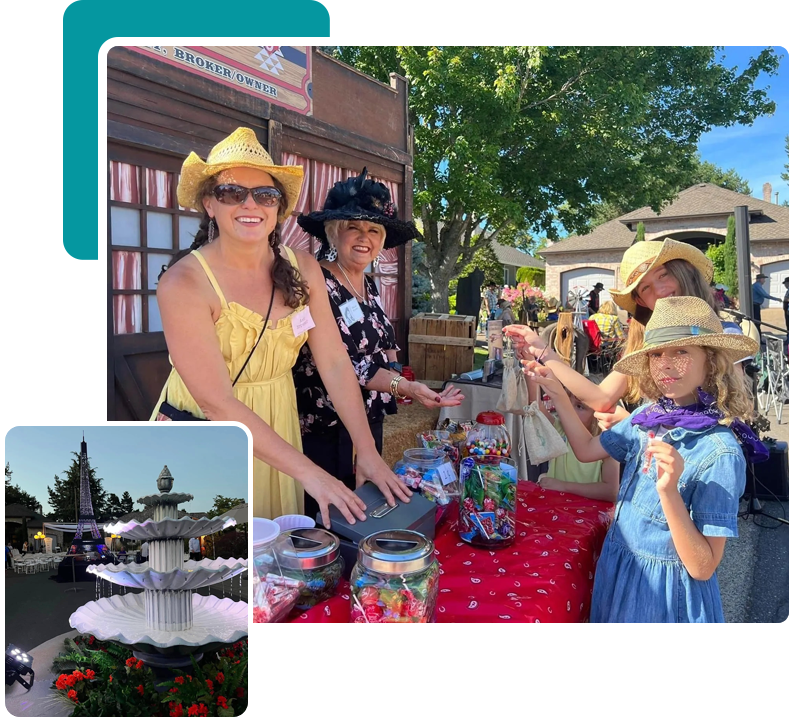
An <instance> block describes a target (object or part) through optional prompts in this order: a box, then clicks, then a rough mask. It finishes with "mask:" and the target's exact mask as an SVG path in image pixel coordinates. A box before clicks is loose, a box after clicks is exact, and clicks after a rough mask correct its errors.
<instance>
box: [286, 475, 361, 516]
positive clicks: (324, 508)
mask: <svg viewBox="0 0 789 722" xmlns="http://www.w3.org/2000/svg"><path fill="white" fill-rule="evenodd" d="M301 485H302V486H303V487H304V491H306V492H307V493H308V494H309V495H310V496H311V497H312V498H313V499H315V501H317V502H318V506H319V507H320V510H321V519H322V520H323V525H324V526H325V527H326V528H327V529H329V528H330V527H331V522H330V520H329V504H331V505H333V506H336V507H337V509H338V510H339V512H340V514H342V515H343V516H344V517H345V521H347V522H348V523H349V524H355V523H356V519H359V521H364V520H365V519H366V518H367V517H366V516H365V513H364V510H365V509H366V508H367V507H366V506H365V504H364V502H363V501H362V500H361V499H360V498H359V497H358V496H356V494H354V493H353V492H352V491H351V490H350V489H349V488H348V487H347V486H345V484H343V483H342V482H341V481H340V480H339V479H335V478H334V477H333V476H332V475H331V474H327V473H326V472H325V471H323V470H322V469H320V468H318V473H316V474H315V476H310V477H306V478H304V479H301ZM354 517H356V518H354Z"/></svg>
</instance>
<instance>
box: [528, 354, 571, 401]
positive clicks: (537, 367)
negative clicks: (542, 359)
mask: <svg viewBox="0 0 789 722" xmlns="http://www.w3.org/2000/svg"><path fill="white" fill-rule="evenodd" d="M521 365H522V366H523V370H524V373H525V374H526V375H527V376H529V377H530V378H532V379H534V381H535V383H537V384H539V385H540V386H542V388H544V389H545V390H546V391H547V392H548V393H549V394H551V395H553V394H561V393H564V386H562V383H561V381H559V379H557V378H556V376H554V375H553V371H551V370H550V369H549V368H548V367H547V366H543V365H542V364H540V363H538V362H537V361H523V362H522V363H521Z"/></svg>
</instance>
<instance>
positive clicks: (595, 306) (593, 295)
mask: <svg viewBox="0 0 789 722" xmlns="http://www.w3.org/2000/svg"><path fill="white" fill-rule="evenodd" d="M604 288H605V286H604V285H603V284H602V283H595V285H594V288H593V289H592V290H591V291H589V301H588V302H587V303H588V307H589V316H590V317H591V316H593V315H594V314H595V313H597V312H598V311H599V310H600V291H602V290H603V289H604Z"/></svg>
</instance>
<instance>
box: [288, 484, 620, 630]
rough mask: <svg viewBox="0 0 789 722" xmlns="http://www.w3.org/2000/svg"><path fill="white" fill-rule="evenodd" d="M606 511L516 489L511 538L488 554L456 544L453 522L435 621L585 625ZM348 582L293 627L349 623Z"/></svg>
mask: <svg viewBox="0 0 789 722" xmlns="http://www.w3.org/2000/svg"><path fill="white" fill-rule="evenodd" d="M611 509H612V505H611V504H609V503H607V502H603V501H593V500H591V499H585V498H583V497H580V496H576V495H575V494H565V493H562V492H558V491H549V490H546V489H541V488H540V487H539V486H537V485H536V484H533V483H531V482H528V481H521V482H519V484H518V511H517V539H516V541H515V543H514V544H512V545H511V546H509V547H506V548H504V549H497V550H495V551H490V550H486V549H479V548H476V547H472V546H469V545H468V544H465V543H463V542H461V541H460V539H459V538H458V535H457V533H456V531H455V526H456V523H455V522H453V523H448V524H445V525H444V527H443V528H442V529H440V530H439V533H438V535H437V536H436V540H435V541H436V556H437V558H438V561H439V563H440V566H441V581H440V591H439V594H438V603H437V608H438V610H437V613H436V621H437V622H585V621H587V620H588V619H589V606H590V603H591V599H592V580H593V578H594V569H595V563H596V562H597V558H598V556H599V554H600V549H601V548H602V546H603V539H604V538H605V534H606V531H607V529H608V524H609V520H610V511H611ZM348 591H349V587H348V582H346V581H343V582H342V584H341V586H340V588H339V590H338V593H337V594H336V595H335V596H334V597H332V598H331V599H329V600H328V601H327V602H325V603H324V604H319V605H317V606H315V607H313V608H312V609H310V610H308V611H306V612H303V613H301V614H295V615H294V616H293V617H292V618H291V621H293V622H348V621H349V620H350V602H349V594H348Z"/></svg>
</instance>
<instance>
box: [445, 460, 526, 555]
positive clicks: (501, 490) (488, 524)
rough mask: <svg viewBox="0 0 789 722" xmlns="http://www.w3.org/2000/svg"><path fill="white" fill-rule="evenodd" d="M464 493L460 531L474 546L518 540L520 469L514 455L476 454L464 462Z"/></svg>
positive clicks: (461, 467) (459, 519) (463, 537)
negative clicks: (517, 501) (517, 514)
mask: <svg viewBox="0 0 789 722" xmlns="http://www.w3.org/2000/svg"><path fill="white" fill-rule="evenodd" d="M460 479H461V484H460V487H461V490H462V495H461V498H460V508H459V509H458V534H459V535H460V538H461V540H462V541H464V542H466V543H467V544H471V545H472V546H478V547H486V548H489V549H492V548H497V547H503V546H508V545H509V544H512V542H513V541H515V504H516V489H517V485H518V471H517V467H516V466H515V465H514V463H513V461H512V459H509V458H506V457H501V456H475V457H473V458H472V457H469V458H466V459H463V461H462V462H461V465H460Z"/></svg>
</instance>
